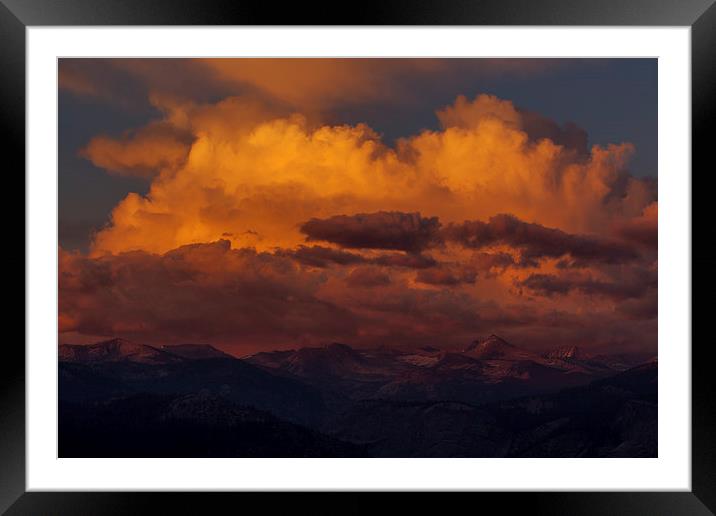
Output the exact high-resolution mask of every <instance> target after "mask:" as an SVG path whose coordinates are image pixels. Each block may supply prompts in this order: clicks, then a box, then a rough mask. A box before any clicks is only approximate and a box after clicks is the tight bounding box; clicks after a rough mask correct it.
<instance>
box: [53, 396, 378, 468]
mask: <svg viewBox="0 0 716 516" xmlns="http://www.w3.org/2000/svg"><path fill="white" fill-rule="evenodd" d="M60 414H61V417H60V426H59V432H60V441H59V455H60V456H61V457H361V456H366V451H365V450H364V448H362V447H360V446H358V445H354V444H351V443H348V442H343V441H340V440H338V439H335V438H332V437H329V436H326V435H323V434H321V433H320V432H318V431H316V430H312V429H310V428H307V427H304V426H300V425H296V424H293V423H289V422H286V421H282V420H280V419H278V418H276V417H275V416H273V415H271V414H270V413H267V412H264V411H260V410H256V409H254V408H251V407H243V406H240V405H237V404H234V403H232V402H231V401H229V400H227V399H225V398H222V397H218V396H214V395H210V394H207V393H205V392H202V393H198V394H188V395H184V396H174V397H172V396H156V395H151V394H139V395H135V396H131V397H128V398H122V399H116V400H109V401H106V402H96V403H68V402H60Z"/></svg>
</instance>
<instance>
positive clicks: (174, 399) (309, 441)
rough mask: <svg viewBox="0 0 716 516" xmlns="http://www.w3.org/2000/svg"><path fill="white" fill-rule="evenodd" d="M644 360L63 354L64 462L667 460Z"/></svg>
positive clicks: (425, 350)
mask: <svg viewBox="0 0 716 516" xmlns="http://www.w3.org/2000/svg"><path fill="white" fill-rule="evenodd" d="M638 361H639V358H638V357H634V356H630V355H623V356H606V355H602V356H592V355H590V354H587V353H584V352H583V351H581V350H580V349H578V348H575V347H568V348H559V349H556V350H553V351H551V352H548V353H544V354H542V355H538V354H534V353H532V352H530V351H527V350H523V349H521V348H519V347H517V346H515V345H513V344H511V343H508V342H507V341H505V340H504V339H502V338H500V337H498V336H496V335H491V336H490V337H488V338H486V339H481V340H477V341H475V342H474V343H472V344H470V345H469V346H467V347H466V348H465V349H464V350H463V351H462V352H447V351H443V350H440V349H438V348H435V347H430V346H422V347H418V348H415V349H410V348H401V349H396V348H389V347H382V348H378V349H368V350H365V349H360V350H359V349H353V348H351V347H349V346H347V345H345V344H339V343H333V344H328V345H326V346H321V347H311V348H302V349H298V350H289V351H276V352H262V353H257V354H255V355H253V356H250V357H246V358H245V359H238V358H234V357H232V356H230V355H228V354H226V353H223V352H222V351H220V350H218V349H216V348H214V347H212V346H209V345H201V344H184V345H177V346H162V347H161V348H156V347H152V346H146V345H143V344H137V343H132V342H129V341H125V340H122V339H112V340H108V341H104V342H99V343H97V344H93V345H89V346H71V345H63V346H61V347H60V363H59V397H60V400H59V401H60V405H59V410H60V412H59V416H60V427H59V428H60V454H61V456H126V455H132V456H189V457H194V456H196V457H202V456H206V457H213V456H227V457H228V456H316V457H319V456H337V457H347V456H356V457H358V456H366V455H367V456H376V457H423V456H424V457H462V456H465V457H469V456H471V457H490V456H495V457H497V456H500V457H511V456H515V457H520V456H521V457H524V456H534V457H538V456H544V457H555V456H560V457H562V456H563V457H577V456H594V457H605V456H655V455H656V449H657V447H656V446H657V444H656V443H657V439H656V427H657V419H656V414H657V395H656V393H657V391H656V388H657V383H656V378H657V370H658V363H657V362H656V361H655V360H652V361H649V362H647V363H645V364H642V365H639V366H637V367H631V365H633V364H634V363H636V362H638ZM156 436H161V439H157V438H156Z"/></svg>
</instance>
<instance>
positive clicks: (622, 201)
mask: <svg viewBox="0 0 716 516" xmlns="http://www.w3.org/2000/svg"><path fill="white" fill-rule="evenodd" d="M161 102H163V104H161V105H162V109H163V112H164V113H165V118H164V119H163V120H162V121H160V122H155V123H154V124H150V126H148V128H146V130H141V129H140V130H137V131H135V132H133V133H131V134H130V135H128V136H125V137H120V138H115V139H111V138H104V139H101V140H97V141H96V142H95V143H94V144H92V143H90V146H89V147H88V148H87V149H88V150H87V151H86V153H87V155H88V156H89V157H91V158H92V159H93V161H94V162H95V163H96V164H98V165H102V164H104V166H106V167H107V168H108V169H109V170H110V171H115V172H117V171H121V173H129V172H130V171H133V170H135V171H136V170H141V171H142V172H141V173H142V174H145V175H148V176H149V175H153V176H155V179H154V180H153V181H152V184H151V188H150V190H149V193H148V194H147V195H146V196H138V195H129V196H128V197H127V198H126V199H124V200H123V201H122V202H121V203H119V204H118V205H117V206H116V207H115V209H114V211H113V212H112V216H111V220H110V223H109V225H108V226H107V227H106V228H104V229H103V230H101V231H100V232H99V233H98V234H97V235H96V238H95V240H94V242H93V244H92V251H93V252H94V253H100V254H101V253H104V252H110V253H114V252H121V251H127V250H139V249H142V250H147V251H151V252H166V251H168V250H170V249H173V248H175V247H177V246H180V245H184V244H188V243H197V242H207V241H212V240H216V239H218V238H221V237H222V235H224V234H225V233H226V234H232V235H246V232H247V231H248V230H252V231H255V232H257V233H258V234H260V235H262V236H264V237H265V240H263V241H262V242H258V241H256V240H255V239H247V238H244V239H243V240H242V239H241V238H238V237H237V239H235V240H234V239H232V243H233V244H235V245H247V244H251V245H256V246H259V247H261V249H262V250H265V249H268V248H269V247H270V246H276V245H278V246H282V247H294V246H296V245H298V244H300V243H302V242H303V241H304V237H305V235H304V234H302V233H301V231H300V228H301V224H303V223H305V222H306V221H309V220H311V219H313V218H316V219H327V218H329V217H332V216H335V215H336V214H341V213H342V214H355V213H376V212H379V211H385V212H397V211H400V212H403V213H415V212H422V213H430V214H431V215H432V216H438V217H440V220H441V221H443V223H450V222H453V223H458V222H460V221H463V220H466V219H467V220H476V219H478V220H479V219H485V218H488V217H491V216H493V215H495V213H511V214H513V215H515V216H516V217H518V218H520V219H521V220H529V221H532V222H534V223H537V224H541V225H544V226H547V227H557V228H560V229H562V230H564V231H569V232H572V233H577V232H584V233H604V232H605V231H607V228H611V227H614V226H615V225H616V224H618V223H619V222H620V221H628V220H630V219H632V218H634V217H639V216H641V214H642V212H643V210H644V209H645V207H647V206H649V205H650V204H652V203H654V202H655V199H656V190H655V187H654V185H653V184H652V183H651V182H650V181H646V180H641V179H637V178H633V177H631V176H630V175H629V174H628V172H627V169H626V164H627V162H628V158H629V155H630V154H631V152H632V148H631V146H630V145H628V144H623V145H612V146H608V147H606V148H603V147H593V148H592V149H591V150H590V151H589V153H588V154H587V155H586V156H581V155H579V156H578V155H577V154H576V153H575V152H574V151H573V149H569V148H567V147H564V146H562V145H559V144H557V143H555V142H554V141H553V140H550V139H549V138H543V139H541V140H539V141H533V140H532V139H531V137H530V136H529V135H528V134H527V133H526V132H524V130H523V129H521V128H519V127H521V126H517V125H515V124H513V123H511V122H509V121H505V120H504V119H503V118H507V117H504V116H503V117H502V118H500V117H496V116H492V115H489V116H488V115H484V116H483V115H480V116H477V115H474V114H469V115H470V116H468V115H465V117H464V118H465V120H464V121H462V122H461V125H459V126H453V125H450V126H447V127H445V128H444V129H443V130H441V131H424V132H422V133H420V134H418V135H415V136H412V137H408V138H405V139H403V140H401V141H400V142H399V143H398V144H397V145H396V146H395V147H394V148H391V147H388V146H386V145H385V144H384V143H383V142H382V141H381V139H380V137H379V136H378V135H377V134H376V133H375V132H373V131H372V130H371V129H370V128H369V127H367V126H365V125H360V124H359V125H356V126H346V125H339V126H331V125H322V124H320V123H318V124H316V123H314V122H309V121H308V120H307V119H306V118H305V117H302V116H300V115H291V116H284V115H281V114H280V113H276V112H274V111H272V110H271V109H270V108H267V107H266V106H265V105H263V104H262V103H261V102H259V101H257V100H247V99H244V98H227V99H224V100H222V101H220V102H218V103H215V104H193V103H190V102H188V103H187V102H184V103H172V102H167V101H161ZM474 103H479V104H481V106H482V107H481V109H483V110H485V109H487V107H485V106H484V105H489V104H498V106H497V107H496V108H495V109H498V108H500V109H502V108H503V107H504V105H508V106H511V104H510V103H509V102H507V101H498V100H496V99H493V98H491V97H487V98H486V99H483V98H482V97H478V99H477V100H475V101H474ZM469 106H470V104H469V103H468V104H466V105H463V104H461V103H456V104H455V105H453V106H452V108H451V109H452V112H453V115H452V116H453V117H457V116H458V114H459V113H461V112H462V111H464V110H467V109H468V108H469ZM488 107H489V106H488ZM511 109H513V110H514V108H511ZM480 113H481V112H480ZM515 116H520V115H519V113H517V115H515ZM168 126H171V127H174V128H175V130H176V131H177V134H182V135H187V134H188V135H191V136H190V138H191V143H190V144H189V145H188V147H185V146H184V145H185V143H184V142H187V141H188V140H189V136H187V137H186V139H181V140H179V141H178V140H177V139H175V138H174V137H171V138H169V137H166V135H168V134H173V133H171V132H170V131H169V130H168V129H167V127H168ZM158 127H162V134H163V135H165V136H162V137H161V138H159V137H158V136H157V134H156V130H157V129H156V128H158ZM100 142H101V145H100V144H99V143H100ZM187 148H188V151H187ZM151 149H154V150H155V152H152V151H151ZM90 150H92V151H93V152H91V151H90ZM152 165H154V166H155V169H154V171H153V172H150V171H149V170H148V169H149V168H151V167H152ZM308 227H309V228H310V227H311V226H310V225H309V226H308ZM321 238H322V237H321ZM331 238H333V237H331ZM421 241H422V240H421ZM418 243H419V242H413V243H412V245H417V244H418ZM346 244H347V245H349V244H350V242H346ZM368 244H370V245H374V244H375V243H370V242H368ZM406 245H408V244H406ZM401 249H405V245H404V246H403V247H402V248H401ZM413 249H416V248H415V247H414V248H413Z"/></svg>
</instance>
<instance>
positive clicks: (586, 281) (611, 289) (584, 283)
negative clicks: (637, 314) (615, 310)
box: [518, 271, 657, 301]
mask: <svg viewBox="0 0 716 516" xmlns="http://www.w3.org/2000/svg"><path fill="white" fill-rule="evenodd" d="M518 284H519V286H521V287H525V288H527V289H529V290H531V291H532V292H533V293H535V294H538V295H542V296H546V297H551V296H554V295H565V294H569V293H570V292H574V291H579V292H580V293H582V294H585V295H590V296H591V295H595V296H604V297H607V298H610V299H614V300H616V301H624V300H627V299H638V298H641V297H643V296H644V295H646V294H647V293H648V292H650V291H651V290H655V289H656V288H657V277H656V272H651V271H642V272H640V273H636V274H634V275H633V276H632V277H626V278H623V279H620V280H618V281H603V280H595V279H593V278H591V277H570V276H556V275H554V274H531V275H530V276H528V277H527V278H526V279H524V280H522V281H521V282H519V283H518Z"/></svg>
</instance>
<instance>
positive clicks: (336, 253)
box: [274, 245, 366, 267]
mask: <svg viewBox="0 0 716 516" xmlns="http://www.w3.org/2000/svg"><path fill="white" fill-rule="evenodd" d="M274 254H276V255H277V256H288V257H291V258H293V259H294V260H296V261H297V262H299V263H302V264H304V265H310V266H311V267H328V266H329V265H331V264H338V265H352V264H357V263H364V262H365V261H366V259H365V258H364V257H363V256H361V255H360V254H356V253H349V252H347V251H341V250H340V249H333V248H331V247H323V246H320V245H314V246H310V247H309V246H305V245H302V246H299V247H298V248H297V249H279V250H278V251H276V252H275V253H274Z"/></svg>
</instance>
